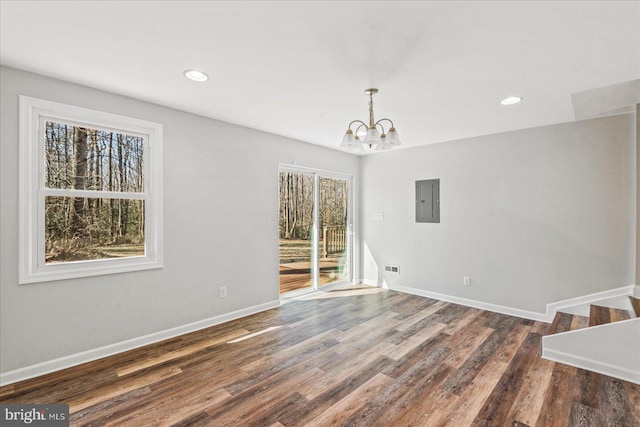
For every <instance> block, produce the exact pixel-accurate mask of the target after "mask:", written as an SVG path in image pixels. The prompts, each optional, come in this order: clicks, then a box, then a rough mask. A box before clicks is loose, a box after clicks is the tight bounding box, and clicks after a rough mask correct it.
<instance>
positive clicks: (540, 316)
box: [363, 280, 550, 322]
mask: <svg viewBox="0 0 640 427" xmlns="http://www.w3.org/2000/svg"><path fill="white" fill-rule="evenodd" d="M363 282H364V283H365V284H367V285H375V284H374V283H373V282H372V281H370V280H367V281H363ZM383 287H386V288H388V289H391V290H393V291H398V292H404V293H406V294H412V295H418V296H421V297H427V298H433V299H437V300H440V301H446V302H451V303H454V304H460V305H464V306H466V307H473V308H479V309H481V310H487V311H492V312H494V313H501V314H507V315H509V316H515V317H522V318H524V319H530V320H536V321H541V322H549V321H550V320H549V318H548V317H547V315H546V314H544V313H537V312H535V311H527V310H521V309H519V308H513V307H506V306H502V305H498V304H491V303H488V302H483V301H476V300H472V299H467V298H460V297H455V296H452V295H446V294H440V293H437V292H430V291H425V290H422V289H416V288H410V287H406V286H389V285H387V284H383Z"/></svg>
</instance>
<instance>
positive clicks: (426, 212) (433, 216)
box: [416, 179, 440, 222]
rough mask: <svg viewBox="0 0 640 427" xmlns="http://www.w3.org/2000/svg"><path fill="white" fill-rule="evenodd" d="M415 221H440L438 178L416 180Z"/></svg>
mask: <svg viewBox="0 0 640 427" xmlns="http://www.w3.org/2000/svg"><path fill="white" fill-rule="evenodd" d="M416 222H440V180H439V179H425V180H422V181H416Z"/></svg>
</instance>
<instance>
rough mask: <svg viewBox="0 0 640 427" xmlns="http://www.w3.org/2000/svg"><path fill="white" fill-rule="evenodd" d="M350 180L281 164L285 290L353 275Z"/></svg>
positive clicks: (312, 287)
mask: <svg viewBox="0 0 640 427" xmlns="http://www.w3.org/2000/svg"><path fill="white" fill-rule="evenodd" d="M350 181H351V180H350V177H348V176H343V175H340V174H334V173H330V172H321V171H315V170H311V169H306V168H300V167H295V166H284V165H283V166H281V167H280V175H279V187H280V191H279V212H280V213H279V224H278V228H279V230H278V232H279V245H280V250H279V254H280V294H297V293H303V292H305V291H311V290H316V289H318V288H319V287H320V286H323V285H326V284H329V283H335V282H341V281H345V282H347V281H350V280H351V250H350V249H351V239H350V225H351V223H350V218H351V215H350V204H351V197H350V187H351V185H350Z"/></svg>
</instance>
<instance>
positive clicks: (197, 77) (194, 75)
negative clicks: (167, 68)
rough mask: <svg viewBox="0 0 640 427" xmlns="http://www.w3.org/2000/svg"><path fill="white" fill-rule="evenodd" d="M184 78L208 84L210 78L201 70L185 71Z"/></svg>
mask: <svg viewBox="0 0 640 427" xmlns="http://www.w3.org/2000/svg"><path fill="white" fill-rule="evenodd" d="M184 76H185V77H186V78H188V79H189V80H193V81H194V82H206V81H207V80H209V76H207V74H206V73H204V72H202V71H200V70H184Z"/></svg>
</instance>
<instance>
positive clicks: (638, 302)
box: [629, 297, 640, 317]
mask: <svg viewBox="0 0 640 427" xmlns="http://www.w3.org/2000/svg"><path fill="white" fill-rule="evenodd" d="M629 299H630V300H631V305H632V306H633V309H634V311H635V312H636V317H640V298H635V297H629Z"/></svg>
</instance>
